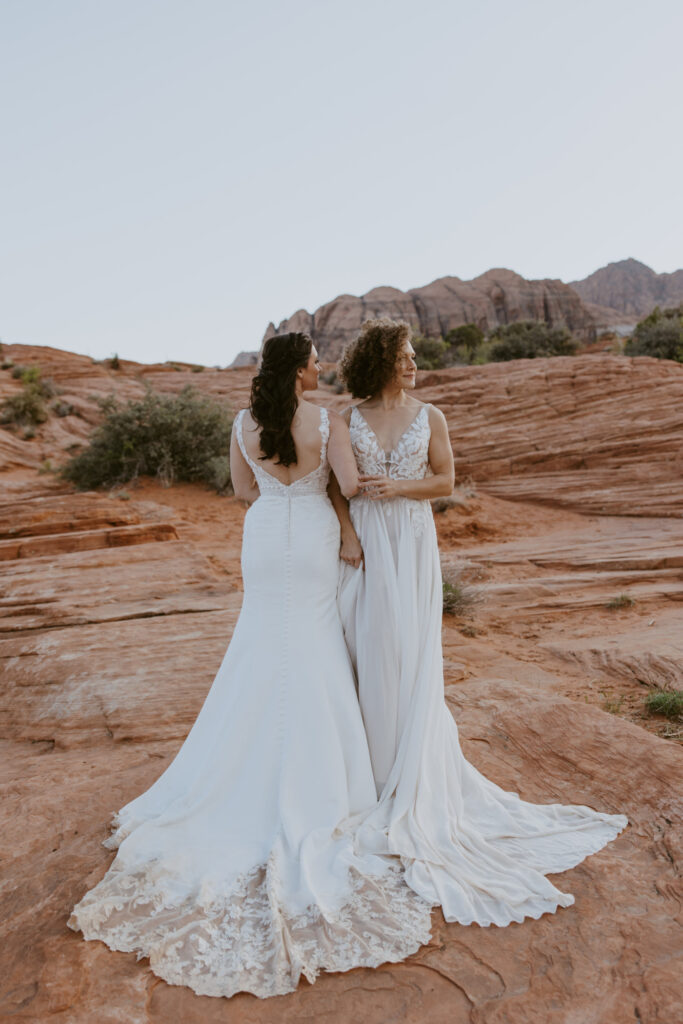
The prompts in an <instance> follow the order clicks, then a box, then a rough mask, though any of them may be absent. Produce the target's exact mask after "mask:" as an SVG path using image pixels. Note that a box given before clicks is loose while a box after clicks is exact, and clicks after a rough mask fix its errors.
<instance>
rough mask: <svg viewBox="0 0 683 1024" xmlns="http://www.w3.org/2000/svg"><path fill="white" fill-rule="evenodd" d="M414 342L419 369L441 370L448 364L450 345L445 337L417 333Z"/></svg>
mask: <svg viewBox="0 0 683 1024" xmlns="http://www.w3.org/2000/svg"><path fill="white" fill-rule="evenodd" d="M412 343H413V348H414V349H415V362H416V363H417V368H418V370H439V369H440V368H441V367H443V366H446V356H447V353H448V345H447V344H446V342H445V341H444V340H443V338H425V337H423V336H422V335H421V334H416V335H414V336H413V339H412Z"/></svg>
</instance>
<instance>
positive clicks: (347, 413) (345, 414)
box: [330, 403, 362, 427]
mask: <svg viewBox="0 0 683 1024" xmlns="http://www.w3.org/2000/svg"><path fill="white" fill-rule="evenodd" d="M357 404H362V403H357ZM355 408H356V406H355V405H347V406H346V408H345V409H342V411H341V412H337V413H332V412H331V413H330V416H338V417H339V419H342V420H343V421H344V423H346V425H347V427H348V425H349V423H350V422H351V413H352V412H353V410H354V409H355Z"/></svg>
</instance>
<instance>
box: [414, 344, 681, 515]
mask: <svg viewBox="0 0 683 1024" xmlns="http://www.w3.org/2000/svg"><path fill="white" fill-rule="evenodd" d="M417 395H418V397H420V398H422V399H423V400H424V401H429V402H434V403H435V404H436V405H437V406H438V407H439V408H440V409H442V410H443V412H444V413H445V415H446V417H447V419H448V426H449V430H450V435H451V441H452V443H453V451H454V453H455V459H456V472H457V475H458V476H459V477H461V478H463V477H467V476H470V477H472V479H473V480H475V481H477V482H478V483H479V484H480V486H481V488H482V489H484V490H486V491H487V492H488V493H490V494H495V495H498V496H499V497H504V498H515V499H523V500H532V501H538V502H543V503H546V504H555V505H563V506H565V507H569V508H576V509H580V510H581V511H585V512H604V513H611V514H617V515H675V516H678V515H681V514H683V366H681V365H680V364H678V363H673V362H669V361H667V360H658V359H650V358H648V357H638V358H635V359H630V358H627V357H625V356H611V355H604V354H602V355H584V356H566V357H561V358H555V359H537V360H536V359H520V360H516V361H514V362H511V363H489V364H488V365H486V366H481V367H455V368H453V369H449V370H440V371H438V372H425V373H423V374H420V375H418V390H417Z"/></svg>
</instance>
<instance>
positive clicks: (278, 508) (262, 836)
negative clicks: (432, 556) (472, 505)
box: [69, 410, 430, 997]
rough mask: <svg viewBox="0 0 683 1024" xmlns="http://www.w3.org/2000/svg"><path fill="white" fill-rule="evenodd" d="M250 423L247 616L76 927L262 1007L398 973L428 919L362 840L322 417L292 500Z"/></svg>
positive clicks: (196, 986)
mask: <svg viewBox="0 0 683 1024" xmlns="http://www.w3.org/2000/svg"><path fill="white" fill-rule="evenodd" d="M242 418H243V417H242V414H240V415H239V416H238V417H237V419H236V421H235V427H234V429H235V430H236V431H237V437H238V440H239V444H240V448H241V450H242V453H243V454H244V457H245V459H246V460H247V462H248V463H249V465H250V467H251V469H252V471H253V473H254V476H255V478H256V482H257V484H258V486H259V489H260V497H259V498H258V499H257V501H256V502H255V503H254V504H253V505H252V506H251V508H250V509H249V511H248V512H247V515H246V518H245V521H244V536H243V542H242V572H243V577H244V601H243V604H242V610H241V613H240V617H239V620H238V622H237V625H236V627H235V631H234V634H233V637H232V640H231V642H230V646H229V647H228V650H227V653H226V655H225V658H224V660H223V663H222V664H221V666H220V669H219V671H218V674H217V675H216V678H215V680H214V682H213V685H212V687H211V690H210V692H209V694H208V696H207V698H206V701H205V703H204V706H203V707H202V709H201V712H200V714H199V716H198V718H197V720H196V722H195V724H194V726H193V727H192V730H191V732H190V734H189V735H188V737H187V739H186V741H185V743H184V744H183V746H182V748H181V749H180V751H179V753H178V754H177V756H176V758H175V760H174V761H173V763H172V764H171V765H170V766H169V767H168V769H167V770H166V771H165V772H164V774H163V775H162V776H161V778H160V779H159V780H158V781H157V782H156V783H155V784H154V785H153V786H152V787H151V788H150V789H149V790H147V792H145V793H143V794H142V796H139V797H138V798H137V799H136V800H133V801H132V803H129V804H128V805H127V806H126V807H124V808H123V809H122V810H121V811H120V812H119V813H118V815H116V817H115V826H118V827H117V828H116V832H115V833H114V835H112V837H111V838H110V839H109V840H107V842H106V844H105V845H108V846H110V847H111V848H114V849H118V853H117V856H116V859H115V860H114V863H113V864H112V866H111V867H110V869H109V870H108V871H107V873H106V875H105V876H104V878H103V879H102V881H101V882H99V884H98V885H96V886H95V887H94V888H93V889H92V890H91V891H90V892H88V893H86V895H85V896H84V897H83V899H82V900H81V902H80V903H79V904H78V905H77V906H76V907H75V908H74V910H73V913H72V915H71V918H70V920H69V925H70V927H72V928H74V929H81V931H82V932H83V934H84V936H85V938H86V939H101V940H102V941H103V942H105V943H106V944H107V945H108V946H110V947H111V948H112V949H118V950H125V951H137V952H138V954H139V956H148V957H149V959H150V965H151V967H152V970H153V971H154V972H155V973H156V974H158V975H159V976H160V977H162V978H164V979H165V980H166V981H168V982H170V983H171V984H176V985H188V986H189V987H191V988H192V989H193V990H194V991H195V992H197V993H200V994H204V995H213V996H230V995H232V994H233V993H235V992H237V991H249V992H252V993H254V994H255V995H257V996H261V997H265V996H272V995H276V994H281V993H284V992H289V991H291V990H293V989H294V988H296V985H297V982H298V980H299V978H300V975H301V974H304V975H305V976H306V977H307V978H308V979H309V981H313V980H314V979H315V976H316V974H317V972H318V971H320V970H327V971H345V970H348V969H350V968H352V967H358V966H371V967H374V966H377V965H379V964H381V963H383V962H385V961H397V960H401V959H403V958H404V957H405V956H407V955H408V954H410V953H411V952H413V951H414V950H415V949H417V948H418V947H419V946H420V945H421V944H422V943H423V942H426V941H427V940H428V938H429V917H430V913H429V906H428V904H426V903H425V902H424V901H423V900H422V899H421V898H420V897H418V896H416V894H415V893H414V892H413V891H412V890H411V889H410V888H408V886H407V885H406V884H405V882H404V880H403V873H402V870H401V867H400V862H399V861H398V859H397V858H391V857H385V856H382V855H378V854H377V853H375V852H374V851H362V850H361V849H360V848H359V846H358V844H357V827H358V824H357V823H358V822H359V821H362V820H363V818H364V817H365V816H366V815H367V814H368V813H369V812H371V811H372V809H373V808H374V807H375V805H376V793H375V786H374V782H373V776H372V768H371V764H370V757H369V752H368V747H367V740H366V738H365V734H364V730H363V723H362V719H361V714H360V710H359V707H358V700H357V697H356V691H355V687H354V680H353V673H352V669H351V664H350V661H349V656H348V653H347V650H346V647H345V644H344V637H343V633H342V629H341V623H340V621H339V615H338V611H337V605H336V591H337V580H338V572H339V569H338V566H339V524H338V520H337V517H336V515H335V513H334V510H333V508H332V505H331V504H330V502H329V499H328V497H327V494H326V486H327V482H328V476H329V465H328V462H327V457H326V450H327V440H328V437H329V420H328V415H327V413H326V411H325V410H322V411H321V422H320V431H321V457H320V465H319V467H318V468H317V469H315V470H314V471H313V472H311V473H309V474H308V475H307V476H305V477H303V478H301V479H299V480H297V481H296V482H295V483H292V484H291V485H290V486H286V485H285V484H282V483H280V482H279V481H278V480H276V479H275V477H273V476H272V475H271V474H269V473H268V472H267V471H266V470H265V469H264V468H263V467H262V466H259V465H257V464H256V463H254V462H253V461H252V460H251V459H250V458H249V457H248V455H247V452H246V449H245V446H244V441H243V437H242ZM349 819H353V822H355V823H356V824H352V822H351V821H350V820H349Z"/></svg>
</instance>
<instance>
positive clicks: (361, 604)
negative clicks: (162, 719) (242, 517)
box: [338, 406, 628, 926]
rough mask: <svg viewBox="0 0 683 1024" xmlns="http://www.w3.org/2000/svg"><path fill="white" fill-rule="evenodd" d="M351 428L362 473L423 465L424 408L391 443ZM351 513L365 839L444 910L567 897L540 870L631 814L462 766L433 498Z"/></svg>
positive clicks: (464, 912)
mask: <svg viewBox="0 0 683 1024" xmlns="http://www.w3.org/2000/svg"><path fill="white" fill-rule="evenodd" d="M350 432H351V442H352V445H353V449H354V454H355V456H356V461H357V463H358V468H359V472H360V473H364V474H387V475H389V476H391V477H394V478H397V479H422V478H423V477H425V476H428V475H429V474H430V472H431V470H430V469H429V442H430V436H431V432H430V426H429V414H428V407H427V406H422V408H421V409H420V411H419V412H418V414H417V416H416V418H415V419H414V421H413V423H412V424H411V425H410V426H409V428H408V430H406V432H405V433H404V434H403V436H402V437H401V439H400V441H399V443H398V444H397V446H396V448H395V449H394V450H393V451H392V452H390V453H389V454H388V455H387V453H385V452H384V451H383V449H382V448H381V446H380V444H379V441H378V440H377V437H376V435H375V434H374V432H373V431H372V429H371V428H370V426H369V425H368V423H367V422H366V420H365V418H364V416H363V414H362V412H361V411H360V410H359V409H358V408H354V409H353V410H352V413H351V420H350ZM350 512H351V518H352V521H353V524H354V527H355V529H356V532H357V533H358V536H359V538H360V541H361V544H362V547H363V552H364V556H365V571H364V572H363V571H361V570H355V569H353V568H351V567H349V566H348V565H344V564H342V566H341V570H340V585H339V594H338V600H339V607H340V614H341V618H342V623H343V626H344V631H345V636H346V641H347V645H348V648H349V651H350V653H351V656H352V660H353V663H354V669H355V672H356V676H357V683H358V691H359V701H360V705H361V710H362V713H363V719H364V723H365V728H366V732H367V736H368V742H369V746H370V754H371V758H372V765H373V771H374V775H375V781H376V785H377V790H378V794H379V803H378V806H377V808H376V810H375V811H374V812H372V813H371V814H370V815H369V816H367V817H366V819H365V821H364V822H363V823H362V825H361V828H360V833H359V835H360V839H361V841H362V842H364V843H365V845H366V848H370V849H374V850H376V851H378V852H383V853H392V854H397V855H399V856H400V857H401V860H402V862H403V865H404V867H405V870H406V880H407V882H408V884H409V885H410V886H412V888H413V889H414V890H415V892H417V893H419V894H420V895H421V896H422V897H423V898H424V899H425V900H426V901H428V902H429V903H431V904H432V905H437V904H438V905H440V906H441V907H442V909H443V913H444V916H445V918H446V920H448V921H459V922H460V923H461V924H472V923H477V924H479V925H484V926H486V925H491V924H495V925H507V924H509V923H510V922H512V921H522V920H523V919H524V918H525V917H534V918H536V917H539V916H540V915H541V914H543V913H545V912H546V911H550V912H553V911H555V910H556V909H557V907H558V906H563V907H566V906H569V905H571V904H572V903H573V902H574V898H573V896H571V895H570V894H568V893H563V892H560V891H559V890H558V889H556V888H555V886H554V885H552V884H551V882H549V881H548V879H547V878H546V877H545V875H546V874H552V873H557V872H561V871H565V870H567V869H568V868H571V867H574V866H575V865H576V864H578V863H579V862H580V861H582V860H583V859H584V858H585V857H587V856H588V855H589V854H591V853H594V852H595V851H597V850H599V849H601V848H602V847H603V846H604V845H605V844H606V843H608V842H610V840H612V839H614V837H615V836H616V835H617V834H618V833H619V832H620V831H621V830H622V829H623V828H625V826H626V825H627V824H628V820H627V818H626V817H624V816H623V815H615V814H606V813H601V812H599V811H594V810H592V809H591V808H590V807H586V806H583V805H575V806H563V805H562V804H541V805H539V804H532V803H527V802H525V801H523V800H521V799H520V797H519V796H518V794H516V793H513V792H506V791H505V790H503V789H501V788H500V787H499V786H496V785H495V784H494V783H493V782H490V781H489V780H488V779H486V778H485V777H484V776H483V775H482V774H481V773H480V772H478V771H477V770H476V769H475V768H474V767H473V766H472V765H471V764H469V762H468V761H467V760H466V759H465V757H464V755H463V753H462V750H461V748H460V743H459V739H458V729H457V726H456V723H455V721H454V720H453V717H452V716H451V714H450V712H449V711H448V708H447V707H446V704H445V701H444V680H443V661H442V650H441V620H442V601H443V596H442V577H441V568H440V562H439V553H438V548H437V539H436V531H435V527H434V520H433V516H432V510H431V506H430V503H429V501H416V500H412V499H407V498H394V499H387V500H379V501H372V500H371V499H370V498H367V497H365V496H356V497H354V498H352V499H351V502H350Z"/></svg>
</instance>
